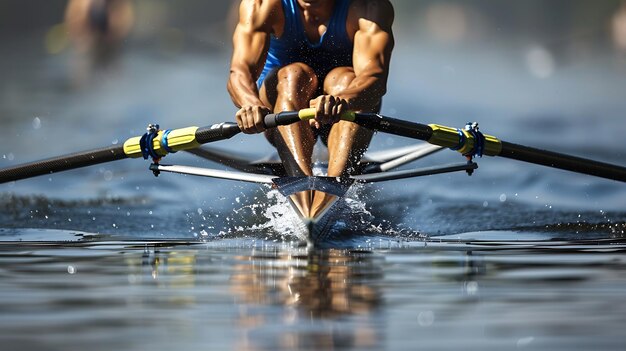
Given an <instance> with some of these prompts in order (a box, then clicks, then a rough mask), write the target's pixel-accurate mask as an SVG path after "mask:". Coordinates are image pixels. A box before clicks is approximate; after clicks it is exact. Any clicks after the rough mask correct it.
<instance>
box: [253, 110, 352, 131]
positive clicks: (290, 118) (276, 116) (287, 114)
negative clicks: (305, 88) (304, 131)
mask: <svg viewBox="0 0 626 351" xmlns="http://www.w3.org/2000/svg"><path fill="white" fill-rule="evenodd" d="M356 115H357V113H355V112H352V111H346V112H344V113H342V114H341V116H340V118H341V119H342V120H344V121H354V119H355V116H356ZM313 118H315V108H305V109H302V110H300V111H284V112H279V113H270V114H269V115H267V116H265V119H264V120H263V122H265V128H275V127H277V126H286V125H289V124H293V123H296V122H299V121H307V120H310V119H313Z"/></svg>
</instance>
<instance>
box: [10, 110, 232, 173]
mask: <svg viewBox="0 0 626 351" xmlns="http://www.w3.org/2000/svg"><path fill="white" fill-rule="evenodd" d="M156 127H157V128H153V129H152V131H151V132H150V133H146V134H145V135H144V136H138V137H133V138H130V139H128V140H126V142H124V144H123V145H115V146H109V147H104V148H100V149H94V150H88V151H82V152H78V153H73V154H69V155H63V156H58V157H53V158H49V159H45V160H41V161H35V162H30V163H26V164H22V165H17V166H13V167H9V168H4V169H0V184H1V183H6V182H11V181H14V180H20V179H26V178H31V177H36V176H40V175H44V174H51V173H56V172H61V171H67V170H70V169H75V168H80V167H86V166H92V165H97V164H101V163H106V162H111V161H116V160H121V159H125V158H139V157H142V156H143V157H144V158H148V157H153V158H160V157H163V156H165V155H167V154H168V153H171V152H176V151H181V150H189V149H194V148H197V147H199V146H200V145H201V144H206V143H210V142H213V141H218V140H224V139H228V138H231V137H233V136H234V135H236V134H237V133H239V132H240V131H241V130H240V129H239V127H238V126H237V124H236V123H232V122H224V123H220V124H214V125H212V126H208V127H200V128H199V127H187V128H181V129H172V130H158V126H156ZM142 139H143V140H142ZM150 145H151V147H150Z"/></svg>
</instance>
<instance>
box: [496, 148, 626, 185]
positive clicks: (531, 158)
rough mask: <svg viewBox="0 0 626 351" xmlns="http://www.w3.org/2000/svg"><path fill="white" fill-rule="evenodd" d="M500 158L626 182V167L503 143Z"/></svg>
mask: <svg viewBox="0 0 626 351" xmlns="http://www.w3.org/2000/svg"><path fill="white" fill-rule="evenodd" d="M498 156H501V157H506V158H511V159H514V160H518V161H524V162H530V163H534V164H538V165H543V166H548V167H552V168H558V169H563V170H567V171H572V172H576V173H582V174H588V175H592V176H596V177H601V178H607V179H613V180H617V181H620V182H626V167H620V166H617V165H612V164H608V163H604V162H598V161H594V160H589V159H586V158H582V157H576V156H571V155H565V154H561V153H558V152H553V151H547V150H541V149H536V148H532V147H528V146H524V145H518V144H513V143H509V142H506V141H502V151H501V152H500V154H499V155H498Z"/></svg>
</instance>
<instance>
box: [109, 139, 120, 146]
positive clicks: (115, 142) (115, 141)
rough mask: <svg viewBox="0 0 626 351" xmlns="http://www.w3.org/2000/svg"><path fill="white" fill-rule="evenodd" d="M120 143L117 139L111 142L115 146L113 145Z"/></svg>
mask: <svg viewBox="0 0 626 351" xmlns="http://www.w3.org/2000/svg"><path fill="white" fill-rule="evenodd" d="M119 142H120V141H119V140H117V139H113V140H112V141H111V144H113V145H117V143H119Z"/></svg>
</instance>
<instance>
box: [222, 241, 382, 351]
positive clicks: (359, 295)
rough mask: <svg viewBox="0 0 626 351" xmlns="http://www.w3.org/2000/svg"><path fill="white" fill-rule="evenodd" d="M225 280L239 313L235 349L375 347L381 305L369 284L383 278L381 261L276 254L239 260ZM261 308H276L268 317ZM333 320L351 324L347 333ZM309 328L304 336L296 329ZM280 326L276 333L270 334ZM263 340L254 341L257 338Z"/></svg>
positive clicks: (354, 255)
mask: <svg viewBox="0 0 626 351" xmlns="http://www.w3.org/2000/svg"><path fill="white" fill-rule="evenodd" d="M237 259H238V260H239V263H238V264H237V265H236V267H235V271H234V274H233V276H232V278H231V291H232V292H233V293H234V294H235V296H236V298H237V299H238V302H239V303H240V306H241V308H240V309H239V320H238V323H239V326H240V327H241V328H242V331H243V335H244V338H243V339H242V340H241V341H240V345H238V346H239V349H241V350H251V349H256V348H258V347H259V340H261V342H262V343H263V345H262V349H270V348H271V349H285V348H287V349H293V348H302V347H304V348H314V349H320V348H321V349H328V350H332V349H335V348H344V347H376V346H377V344H378V343H380V342H381V340H382V338H381V335H380V334H381V328H379V327H377V326H376V324H377V323H376V320H377V319H378V318H377V317H378V316H377V315H378V307H379V306H380V305H381V304H382V294H381V292H380V290H379V288H378V287H377V286H376V285H375V284H372V283H373V282H375V281H380V280H381V279H382V276H383V273H382V272H383V271H382V265H381V264H380V263H381V262H378V261H382V259H380V258H377V257H376V255H374V254H372V253H369V252H354V251H347V250H326V251H319V252H314V253H309V254H306V253H303V254H293V253H289V252H280V251H276V252H273V253H269V252H266V251H264V252H259V253H253V254H252V255H250V256H239V257H238V258H237ZM263 306H282V308H280V313H279V314H278V315H275V316H273V318H271V319H270V318H268V317H269V315H268V313H267V311H266V310H264V309H263V308H260V307H263ZM339 319H343V320H345V319H353V320H354V321H355V323H350V324H349V325H350V328H346V324H345V323H344V324H343V327H342V328H338V327H337V326H338V325H339V324H338V323H337V324H335V322H338V320H339ZM302 324H306V325H309V326H311V328H307V329H308V330H307V331H306V332H302V330H301V329H299V328H297V326H298V325H300V326H301V325H302ZM277 326H280V328H279V330H277V329H276V327H277ZM260 334H262V335H263V337H262V338H261V339H259V335H260Z"/></svg>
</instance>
